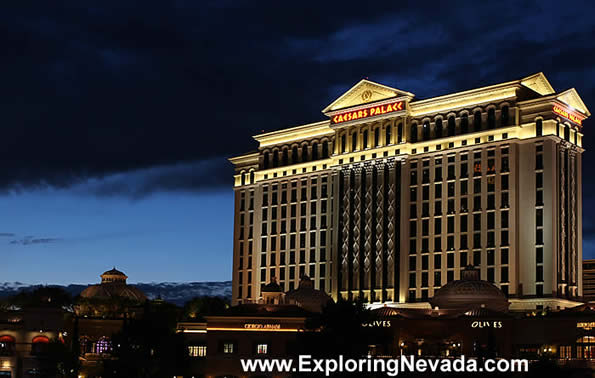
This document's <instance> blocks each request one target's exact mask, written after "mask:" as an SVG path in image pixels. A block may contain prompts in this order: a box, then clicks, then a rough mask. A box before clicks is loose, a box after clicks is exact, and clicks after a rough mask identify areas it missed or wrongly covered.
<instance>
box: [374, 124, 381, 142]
mask: <svg viewBox="0 0 595 378" xmlns="http://www.w3.org/2000/svg"><path fill="white" fill-rule="evenodd" d="M378 146H380V127H377V128H375V129H374V147H378Z"/></svg>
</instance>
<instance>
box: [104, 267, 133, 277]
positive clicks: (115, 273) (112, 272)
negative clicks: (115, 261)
mask: <svg viewBox="0 0 595 378" xmlns="http://www.w3.org/2000/svg"><path fill="white" fill-rule="evenodd" d="M102 276H124V277H126V278H128V276H126V275H125V274H124V273H122V272H120V271H119V270H118V269H116V267H114V268H113V269H110V270H108V271H106V272H103V274H102Z"/></svg>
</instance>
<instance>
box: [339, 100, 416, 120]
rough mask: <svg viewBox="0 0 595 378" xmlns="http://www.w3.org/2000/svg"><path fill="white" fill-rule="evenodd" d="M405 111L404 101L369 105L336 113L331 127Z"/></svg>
mask: <svg viewBox="0 0 595 378" xmlns="http://www.w3.org/2000/svg"><path fill="white" fill-rule="evenodd" d="M404 109H405V102H404V101H393V102H390V103H388V104H382V105H370V106H367V107H365V108H360V109H357V110H348V111H345V112H341V113H337V114H335V115H333V116H332V118H331V125H336V124H338V123H344V122H349V121H355V120H358V119H364V118H370V117H376V116H379V115H383V114H388V113H394V112H398V111H400V110H404Z"/></svg>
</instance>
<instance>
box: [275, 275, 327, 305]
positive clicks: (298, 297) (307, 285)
mask: <svg viewBox="0 0 595 378" xmlns="http://www.w3.org/2000/svg"><path fill="white" fill-rule="evenodd" d="M285 299H286V301H288V302H289V303H295V304H297V305H299V306H300V307H302V308H304V309H306V310H308V311H312V312H320V311H322V308H323V307H324V306H325V305H326V304H327V303H328V302H330V301H332V300H333V299H332V298H331V297H330V296H329V295H328V294H327V293H325V292H324V291H322V290H316V289H315V288H314V282H313V281H312V280H311V279H310V277H308V276H303V277H302V279H301V281H300V286H299V287H298V288H297V289H296V290H291V291H289V292H287V294H285Z"/></svg>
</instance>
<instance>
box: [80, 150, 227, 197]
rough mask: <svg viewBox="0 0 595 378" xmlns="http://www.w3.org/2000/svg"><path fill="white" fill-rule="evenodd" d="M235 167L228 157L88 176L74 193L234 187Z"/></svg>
mask: <svg viewBox="0 0 595 378" xmlns="http://www.w3.org/2000/svg"><path fill="white" fill-rule="evenodd" d="M232 176H233V170H232V169H231V167H230V165H229V163H228V162H227V160H226V159H223V158H220V159H212V160H202V161H198V162H191V163H179V164H173V165H165V166H155V167H150V168H145V169H139V170H136V171H133V172H127V173H117V174H113V175H109V176H105V177H102V178H100V179H89V180H87V181H86V182H84V183H81V184H79V185H77V186H75V187H74V188H73V189H74V191H75V192H78V193H82V194H92V195H95V196H99V197H105V196H121V195H125V196H128V197H131V198H136V199H140V198H143V197H145V196H148V195H150V194H153V193H155V192H162V191H167V192H196V191H200V190H213V189H218V188H231V186H232V184H233V180H232Z"/></svg>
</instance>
